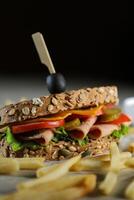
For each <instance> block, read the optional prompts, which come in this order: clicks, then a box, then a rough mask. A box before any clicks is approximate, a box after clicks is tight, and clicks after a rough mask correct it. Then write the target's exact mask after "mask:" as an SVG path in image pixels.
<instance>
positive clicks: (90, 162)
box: [71, 158, 102, 171]
mask: <svg viewBox="0 0 134 200" xmlns="http://www.w3.org/2000/svg"><path fill="white" fill-rule="evenodd" d="M101 166H102V161H100V160H96V159H91V158H90V159H89V158H88V159H87V158H83V159H81V160H79V161H78V162H77V163H76V164H74V165H73V166H72V167H71V170H72V171H82V170H90V169H98V168H100V167H101Z"/></svg>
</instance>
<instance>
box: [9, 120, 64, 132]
mask: <svg viewBox="0 0 134 200" xmlns="http://www.w3.org/2000/svg"><path fill="white" fill-rule="evenodd" d="M63 125H64V120H58V121H45V122H34V123H27V124H21V125H15V126H12V133H14V134H19V133H24V132H29V131H33V130H38V129H43V128H56V127H59V126H63Z"/></svg>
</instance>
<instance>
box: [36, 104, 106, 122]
mask: <svg viewBox="0 0 134 200" xmlns="http://www.w3.org/2000/svg"><path fill="white" fill-rule="evenodd" d="M102 108H103V105H101V106H98V107H95V108H88V109H83V110H82V109H79V110H67V111H63V112H60V113H56V114H53V115H51V116H50V117H43V118H40V119H38V120H39V121H50V120H51V121H55V120H62V119H65V118H67V117H68V116H69V115H72V114H74V115H83V116H98V115H101V114H102Z"/></svg>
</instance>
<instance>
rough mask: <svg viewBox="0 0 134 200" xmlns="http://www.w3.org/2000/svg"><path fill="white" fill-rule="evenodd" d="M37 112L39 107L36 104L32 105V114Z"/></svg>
mask: <svg viewBox="0 0 134 200" xmlns="http://www.w3.org/2000/svg"><path fill="white" fill-rule="evenodd" d="M36 112H37V108H36V107H35V106H34V107H32V110H31V113H32V115H35V114H36Z"/></svg>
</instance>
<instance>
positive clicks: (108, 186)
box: [99, 172, 117, 195]
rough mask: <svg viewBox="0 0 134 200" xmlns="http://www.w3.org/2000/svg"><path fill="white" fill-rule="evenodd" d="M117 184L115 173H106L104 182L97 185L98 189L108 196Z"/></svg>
mask: <svg viewBox="0 0 134 200" xmlns="http://www.w3.org/2000/svg"><path fill="white" fill-rule="evenodd" d="M116 182H117V173H115V172H108V173H107V175H106V177H105V179H104V181H102V182H101V183H100V185H99V189H100V190H101V191H102V193H104V194H106V195H108V194H110V193H111V192H112V190H113V188H114V187H115V185H116Z"/></svg>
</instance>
